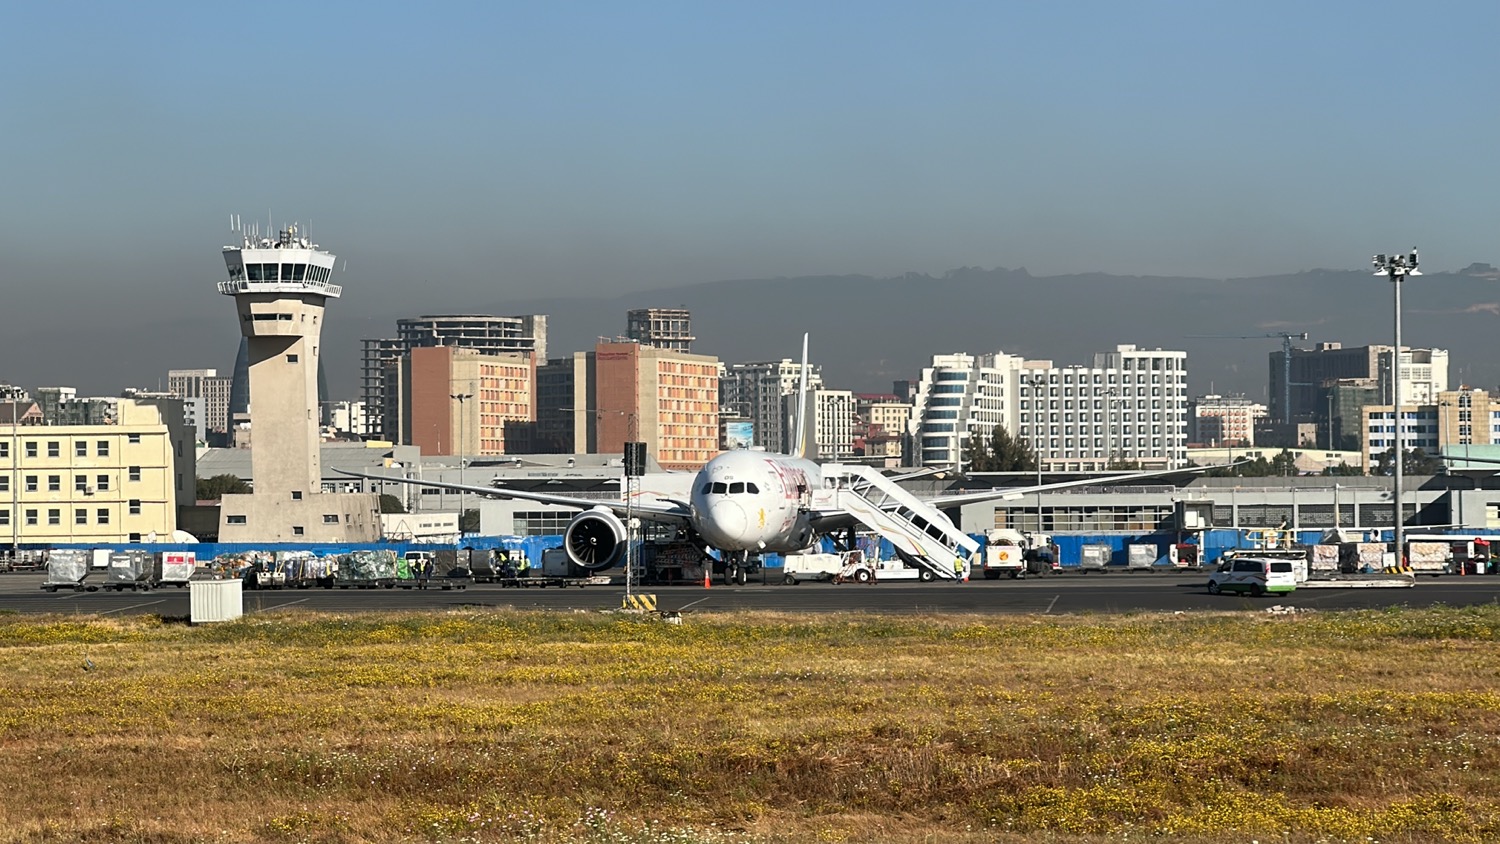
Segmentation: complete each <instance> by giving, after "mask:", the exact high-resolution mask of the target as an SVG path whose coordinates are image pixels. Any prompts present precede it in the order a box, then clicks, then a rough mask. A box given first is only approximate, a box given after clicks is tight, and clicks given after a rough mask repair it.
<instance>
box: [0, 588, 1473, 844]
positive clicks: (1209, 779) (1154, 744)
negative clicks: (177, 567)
mask: <svg viewBox="0 0 1500 844" xmlns="http://www.w3.org/2000/svg"><path fill="white" fill-rule="evenodd" d="M1497 626H1500V608H1497V607H1479V608H1472V609H1449V608H1436V609H1424V610H1399V611H1379V612H1351V613H1323V614H1310V615H1297V616H1290V617H1267V616H1260V615H1253V616H1252V615H1243V614H1240V615H1227V614H1225V615H1212V614H1204V615H1189V616H1180V615H1149V614H1139V615H1132V616H1128V617H1122V616H1086V617H1064V618H1055V617H1046V618H1042V617H1014V618H1010V617H1007V618H993V617H983V618H980V617H974V616H931V617H910V616H905V615H903V616H878V615H838V616H829V617H823V618H814V619H811V620H808V619H804V618H800V617H799V618H796V619H793V618H791V617H789V616H784V615H776V614H755V615H745V616H718V615H714V616H692V617H690V618H689V619H688V621H687V623H686V624H683V625H681V626H677V625H665V624H661V623H659V622H656V621H654V620H650V619H647V618H643V617H639V616H628V615H620V614H603V613H600V614H558V613H529V612H509V611H464V612H450V613H428V614H415V613H407V614H368V615H352V616H351V615H337V616H334V615H327V616H323V615H301V614H297V615H286V614H277V615H271V616H254V617H247V618H244V619H241V620H239V621H236V622H232V623H228V624H219V625H206V626H200V627H188V626H185V625H180V624H166V623H163V622H162V620H161V619H156V618H150V617H145V618H120V619H115V618H110V619H91V618H79V617H74V616H68V617H50V618H38V617H35V616H30V617H27V616H10V615H5V616H0V676H4V677H5V678H6V682H5V683H3V684H0V766H3V768H4V769H5V770H6V771H7V772H8V773H9V774H10V776H9V777H8V778H7V784H8V786H9V792H10V793H9V795H8V797H9V798H10V799H8V800H7V801H4V802H3V803H0V841H15V842H44V841H47V842H50V841H75V840H98V841H106V840H107V841H142V842H145V841H152V842H171V841H202V840H216V841H227V842H238V841H244V842H252V841H326V842H355V841H412V842H459V841H466V842H484V841H497V842H499V841H534V842H571V841H584V842H684V844H687V842H731V841H734V842H802V841H890V842H935V843H936V844H944V842H980V841H1017V842H1019V841H1033V840H1047V841H1054V842H1103V841H1125V840H1139V839H1143V838H1151V839H1155V840H1172V841H1201V842H1209V843H1210V844H1219V842H1224V844H1227V842H1249V841H1252V840H1257V841H1264V842H1273V841H1275V842H1308V843H1309V844H1311V842H1329V844H1332V842H1363V843H1364V844H1371V842H1374V841H1381V842H1404V843H1405V844H1423V842H1439V841H1441V842H1450V841H1457V842H1488V841H1494V840H1500V648H1497V647H1496V646H1495V642H1494V638H1495V631H1496V628H1497Z"/></svg>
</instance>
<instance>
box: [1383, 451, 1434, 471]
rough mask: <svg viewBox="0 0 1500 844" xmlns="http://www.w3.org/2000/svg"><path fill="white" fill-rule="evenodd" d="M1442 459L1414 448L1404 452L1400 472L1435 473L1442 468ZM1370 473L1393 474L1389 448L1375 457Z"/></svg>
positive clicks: (1392, 462)
mask: <svg viewBox="0 0 1500 844" xmlns="http://www.w3.org/2000/svg"><path fill="white" fill-rule="evenodd" d="M1444 465H1445V464H1444V463H1443V459H1442V458H1441V457H1432V456H1429V455H1428V454H1427V452H1425V451H1423V450H1422V449H1420V448H1414V449H1412V450H1410V451H1408V452H1406V459H1405V460H1403V461H1401V473H1402V474H1403V475H1436V474H1438V473H1439V472H1441V471H1442V470H1443V466H1444ZM1372 474H1376V475H1390V474H1394V461H1393V460H1392V458H1391V450H1390V449H1386V450H1385V451H1382V452H1381V453H1380V456H1379V457H1377V458H1376V459H1375V470H1374V472H1373V473H1372Z"/></svg>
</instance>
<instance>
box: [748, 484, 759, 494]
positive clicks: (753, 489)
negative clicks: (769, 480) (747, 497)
mask: <svg viewBox="0 0 1500 844" xmlns="http://www.w3.org/2000/svg"><path fill="white" fill-rule="evenodd" d="M745 491H746V492H748V493H750V494H751V495H760V487H758V486H756V485H755V484H753V483H751V482H749V481H745Z"/></svg>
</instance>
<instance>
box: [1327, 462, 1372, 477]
mask: <svg viewBox="0 0 1500 844" xmlns="http://www.w3.org/2000/svg"><path fill="white" fill-rule="evenodd" d="M1364 473H1365V470H1364V469H1362V468H1360V467H1359V466H1350V465H1349V464H1348V463H1340V464H1339V465H1337V466H1329V467H1327V468H1325V469H1324V470H1323V474H1325V475H1328V476H1330V477H1346V476H1349V475H1363V474H1364Z"/></svg>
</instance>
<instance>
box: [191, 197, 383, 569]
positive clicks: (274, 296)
mask: <svg viewBox="0 0 1500 844" xmlns="http://www.w3.org/2000/svg"><path fill="white" fill-rule="evenodd" d="M223 252H224V264H225V267H226V269H227V270H228V273H229V280H227V281H222V282H219V285H218V287H219V292H220V293H222V294H224V295H226V296H232V297H234V300H235V309H236V311H237V312H238V314H239V323H240V331H241V334H242V335H243V336H244V338H245V349H246V363H247V369H248V372H249V381H248V383H249V393H250V396H249V398H250V418H251V419H252V420H253V422H254V426H255V427H254V441H253V447H252V449H251V458H250V459H251V467H252V476H253V477H254V485H255V491H254V493H252V494H249V495H226V496H224V498H223V501H222V502H221V504H220V515H221V522H220V527H219V538H220V540H221V541H224V542H239V541H252V540H263V541H294V542H296V541H305V542H320V541H371V540H374V539H376V538H378V536H379V530H380V519H379V515H380V513H379V505H378V503H377V500H376V497H375V496H374V495H369V494H361V493H324V492H322V480H323V475H322V464H321V459H320V455H319V446H320V444H321V442H322V437H321V432H320V430H319V418H318V415H319V414H318V412H319V408H320V405H319V402H318V362H319V360H320V358H321V355H320V354H319V352H320V349H319V341H320V338H321V336H322V330H323V326H322V323H323V316H324V307H325V305H326V304H327V301H328V300H329V299H336V298H338V297H339V296H340V295H342V293H343V288H342V287H341V286H340V285H337V284H333V283H332V282H331V281H330V278H331V277H332V275H333V267H334V255H333V254H332V253H330V252H326V251H323V250H321V249H319V248H318V246H317V245H316V244H314V243H311V242H309V240H308V239H307V237H306V236H304V235H303V234H302V233H301V232H299V231H298V230H297V227H296V226H291V227H289V228H287V229H284V230H282V231H281V232H279V234H278V236H277V237H276V238H275V239H272V238H270V237H256V236H252V235H250V234H243V235H242V240H241V243H240V244H239V245H237V246H226V247H224V250H223Z"/></svg>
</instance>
